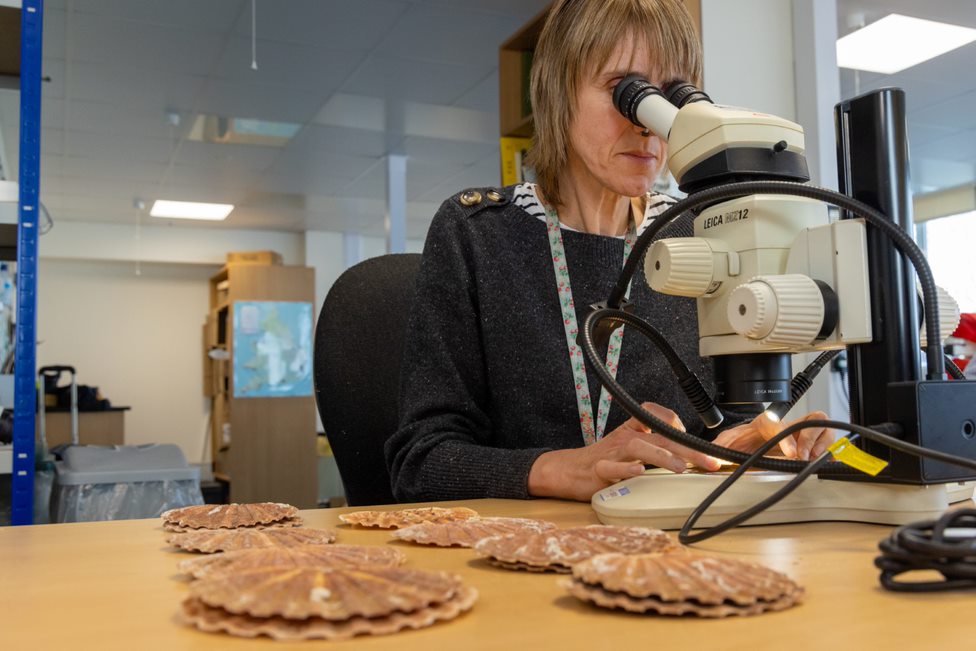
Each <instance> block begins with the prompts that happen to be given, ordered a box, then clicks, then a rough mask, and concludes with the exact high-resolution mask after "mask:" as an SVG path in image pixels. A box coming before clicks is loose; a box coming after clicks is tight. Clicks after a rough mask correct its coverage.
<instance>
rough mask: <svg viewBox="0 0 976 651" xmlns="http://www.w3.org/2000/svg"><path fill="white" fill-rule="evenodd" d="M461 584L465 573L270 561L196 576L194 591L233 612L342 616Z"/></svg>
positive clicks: (407, 607)
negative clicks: (262, 565) (293, 565)
mask: <svg viewBox="0 0 976 651" xmlns="http://www.w3.org/2000/svg"><path fill="white" fill-rule="evenodd" d="M460 589H461V577H459V576H456V575H452V574H448V573H446V572H427V571H424V570H408V569H403V568H390V567H383V568H376V567H364V568H356V569H352V568H350V569H332V570H330V569H320V568H307V567H296V568H289V569H285V568H280V567H268V568H259V569H255V570H250V571H246V572H237V573H231V574H216V575H213V576H211V577H210V578H208V579H202V580H200V581H194V582H193V583H191V584H190V595H191V596H193V597H197V598H198V599H200V600H201V601H202V602H203V603H205V604H207V605H208V606H214V607H219V608H223V609H224V610H226V611H228V612H230V613H235V614H246V615H251V616H253V617H272V616H281V617H285V618H287V619H305V618H307V617H321V618H323V619H328V620H331V621H341V620H345V619H349V618H350V617H384V616H386V615H389V614H391V613H393V612H405V613H409V612H413V611H416V610H420V609H421V608H426V607H428V606H431V605H433V604H440V603H444V602H445V601H447V600H449V599H451V598H452V597H454V596H455V595H456V594H457V593H458V591H459V590H460Z"/></svg>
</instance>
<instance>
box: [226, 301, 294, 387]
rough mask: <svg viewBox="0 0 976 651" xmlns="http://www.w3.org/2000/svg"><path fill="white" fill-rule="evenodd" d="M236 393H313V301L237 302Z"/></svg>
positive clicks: (235, 330)
mask: <svg viewBox="0 0 976 651" xmlns="http://www.w3.org/2000/svg"><path fill="white" fill-rule="evenodd" d="M233 332H234V397H235V398H286V397H289V398H290V397H297V396H310V395H312V304H311V303H295V302H285V301H235V302H234V330H233Z"/></svg>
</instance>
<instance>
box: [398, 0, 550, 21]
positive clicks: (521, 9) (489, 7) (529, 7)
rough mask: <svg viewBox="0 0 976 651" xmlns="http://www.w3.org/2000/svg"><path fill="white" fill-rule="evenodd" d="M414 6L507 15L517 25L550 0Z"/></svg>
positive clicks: (422, 0)
mask: <svg viewBox="0 0 976 651" xmlns="http://www.w3.org/2000/svg"><path fill="white" fill-rule="evenodd" d="M414 2H416V4H421V5H428V6H431V7H440V8H449V9H451V8H455V7H462V8H464V9H467V10H470V11H477V12H480V13H495V14H507V15H510V16H514V17H516V18H519V19H520V22H519V25H521V24H522V23H524V22H526V21H527V20H528V19H529V18H532V17H533V16H535V15H536V14H537V13H539V12H540V11H542V10H543V9H545V8H546V7H547V6H548V5H549V4H551V2H552V0H414Z"/></svg>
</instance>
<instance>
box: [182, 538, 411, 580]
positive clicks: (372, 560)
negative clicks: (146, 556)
mask: <svg viewBox="0 0 976 651" xmlns="http://www.w3.org/2000/svg"><path fill="white" fill-rule="evenodd" d="M406 560H407V557H406V555H405V554H404V553H403V552H402V551H400V550H399V549H396V548H394V547H364V546H361V545H302V546H300V547H264V548H261V549H242V550H239V551H236V552H226V553H223V554H215V555H213V556H204V557H203V558H191V559H189V560H185V561H183V562H181V563H180V572H182V573H183V574H189V575H191V576H193V577H194V578H197V579H203V578H206V577H208V576H213V575H216V574H221V573H226V572H247V571H249V570H253V569H258V568H271V567H286V568H287V567H317V568H351V567H396V566H398V565H403V563H404V562H406Z"/></svg>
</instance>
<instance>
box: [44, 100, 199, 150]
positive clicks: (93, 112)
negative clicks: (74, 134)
mask: <svg viewBox="0 0 976 651" xmlns="http://www.w3.org/2000/svg"><path fill="white" fill-rule="evenodd" d="M51 104H54V105H58V106H60V104H59V103H54V102H49V103H48V104H45V107H46V106H48V105H51ZM44 110H47V109H46V108H45V109H44ZM61 112H62V113H63V111H61ZM181 119H182V118H181ZM65 126H66V127H67V128H68V129H69V130H71V131H89V132H91V133H101V134H108V135H120V136H142V137H147V138H164V139H167V140H175V139H176V138H178V137H179V136H180V135H181V134H182V130H181V129H180V128H179V127H174V126H173V125H171V124H170V123H169V121H168V119H167V116H166V112H165V110H162V108H161V107H157V108H156V109H146V108H141V109H140V108H136V107H132V106H125V105H121V104H117V103H113V102H91V101H82V100H72V101H71V105H70V106H69V107H68V116H67V124H66V125H65Z"/></svg>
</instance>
